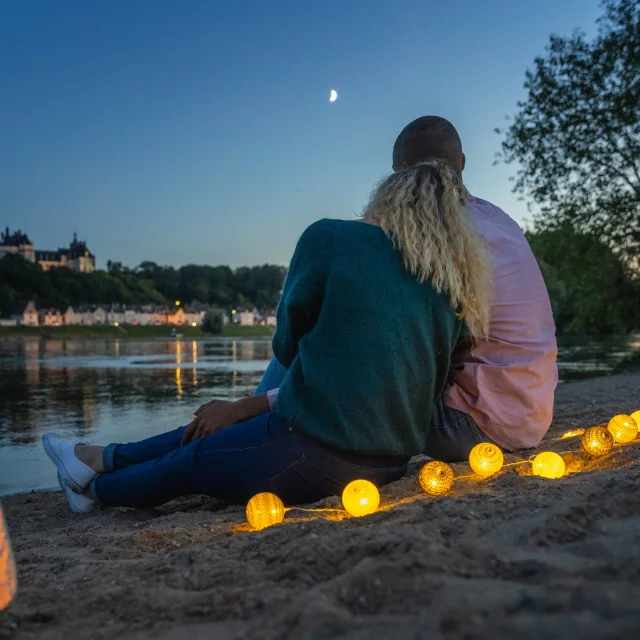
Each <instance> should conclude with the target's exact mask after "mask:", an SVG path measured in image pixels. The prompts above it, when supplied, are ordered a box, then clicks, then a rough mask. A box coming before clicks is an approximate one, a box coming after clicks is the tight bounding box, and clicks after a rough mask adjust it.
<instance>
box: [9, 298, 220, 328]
mask: <svg viewBox="0 0 640 640" xmlns="http://www.w3.org/2000/svg"><path fill="white" fill-rule="evenodd" d="M208 310H209V307H208V306H207V305H205V304H200V303H194V304H193V305H187V306H184V307H183V306H180V307H177V308H167V307H164V306H158V305H145V306H143V307H125V306H122V305H119V304H114V305H104V306H101V305H93V306H88V305H81V306H78V307H76V308H74V307H67V308H66V309H65V310H64V311H60V310H57V309H40V310H38V309H37V308H36V304H35V302H33V301H32V302H29V303H25V304H23V305H20V306H19V307H18V310H17V312H16V313H15V314H14V315H13V316H12V318H11V319H10V320H5V322H6V324H2V325H1V326H16V325H21V326H23V327H37V326H41V327H58V326H63V325H67V326H72V325H86V326H96V325H107V324H110V325H115V326H120V325H144V326H149V325H173V326H192V327H199V326H201V325H202V323H203V321H204V317H205V315H206V313H207V311H208Z"/></svg>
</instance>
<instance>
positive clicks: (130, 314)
mask: <svg viewBox="0 0 640 640" xmlns="http://www.w3.org/2000/svg"><path fill="white" fill-rule="evenodd" d="M136 316H137V314H136V311H135V309H125V311H124V324H135V323H136V322H138V320H137V317H136Z"/></svg>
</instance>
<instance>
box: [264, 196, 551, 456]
mask: <svg viewBox="0 0 640 640" xmlns="http://www.w3.org/2000/svg"><path fill="white" fill-rule="evenodd" d="M469 207H470V210H471V212H472V213H473V216H474V218H475V220H476V223H477V225H478V229H479V231H480V233H482V235H483V236H484V238H485V240H486V241H487V244H488V245H489V249H490V252H491V255H492V257H493V277H494V283H495V292H494V300H493V306H492V310H491V323H490V325H489V339H488V340H487V341H485V342H481V343H479V344H477V345H475V346H473V347H472V346H471V344H470V343H468V342H465V343H463V344H461V345H460V346H459V348H458V349H457V351H456V353H455V355H454V359H453V362H452V364H451V374H450V379H451V385H450V386H449V387H448V388H447V390H446V391H445V393H444V398H443V400H444V403H445V404H446V405H447V406H449V407H453V408H454V409H458V410H459V411H462V412H463V413H466V414H469V415H470V416H471V417H472V418H473V419H474V421H475V422H476V424H477V425H478V426H479V427H480V429H482V431H483V432H484V433H485V434H486V435H487V436H489V438H491V439H492V440H493V441H494V442H496V443H497V444H498V445H500V446H501V447H503V448H504V449H506V450H507V451H515V450H517V449H527V448H529V447H535V446H537V445H538V444H539V443H540V441H541V440H542V437H543V436H544V434H545V433H546V432H547V430H548V429H549V426H550V425H551V419H552V417H553V396H554V392H555V388H556V385H557V382H558V370H557V368H556V356H557V354H558V349H557V345H556V329H555V324H554V322H553V313H552V311H551V304H550V302H549V295H548V293H547V288H546V286H545V284H544V280H543V279H542V274H541V273H540V269H539V268H538V263H537V262H536V259H535V257H534V255H533V253H532V251H531V248H530V247H529V243H528V242H527V239H526V238H525V237H524V234H523V233H522V230H521V229H520V227H519V226H518V225H517V224H516V223H515V222H514V221H513V220H512V219H511V218H510V217H509V216H508V215H507V214H506V213H505V212H504V211H502V209H499V208H498V207H495V206H494V205H492V204H491V203H489V202H486V201H485V200H480V199H479V198H471V199H470V200H469ZM277 394H278V390H277V389H274V390H273V391H269V392H268V398H269V404H270V405H271V407H272V408H273V407H274V406H275V400H276V398H277Z"/></svg>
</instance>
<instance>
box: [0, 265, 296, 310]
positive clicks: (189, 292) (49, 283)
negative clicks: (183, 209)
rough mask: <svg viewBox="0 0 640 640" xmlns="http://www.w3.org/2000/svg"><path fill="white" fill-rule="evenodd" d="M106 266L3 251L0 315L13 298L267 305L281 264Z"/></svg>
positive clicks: (49, 303) (43, 302) (59, 303)
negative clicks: (82, 269) (46, 266)
mask: <svg viewBox="0 0 640 640" xmlns="http://www.w3.org/2000/svg"><path fill="white" fill-rule="evenodd" d="M107 268H108V270H107V271H95V272H93V273H78V272H76V271H72V270H71V269H67V268H58V269H51V270H50V271H42V269H41V268H40V266H39V265H37V264H34V263H31V262H27V261H26V260H24V259H23V258H22V257H20V256H18V255H13V254H9V255H6V256H5V257H4V258H2V259H0V315H8V314H10V313H12V312H13V311H14V310H15V307H16V305H17V304H18V303H22V302H24V301H26V300H35V301H36V302H37V304H38V306H39V307H43V308H44V307H51V308H58V309H65V308H66V307H67V306H69V305H71V306H78V305H81V304H115V303H120V304H125V305H143V304H151V303H153V304H166V303H170V304H173V302H174V301H175V300H180V301H181V302H183V303H189V302H194V301H198V302H202V303H206V304H211V305H214V306H218V307H229V306H231V305H238V306H249V307H258V308H265V309H266V308H273V307H275V306H276V305H277V303H278V299H279V297H280V291H281V289H282V283H283V281H284V276H285V273H286V269H285V268H284V267H279V266H274V265H264V266H261V267H241V268H239V269H236V270H235V271H233V270H232V269H230V268H229V267H225V266H220V267H209V266H197V265H187V266H185V267H181V268H179V269H174V268H173V267H163V266H159V265H157V264H155V263H153V262H143V263H141V264H140V265H139V266H138V267H137V268H135V269H129V268H127V267H123V266H122V265H121V264H120V263H113V262H109V263H107Z"/></svg>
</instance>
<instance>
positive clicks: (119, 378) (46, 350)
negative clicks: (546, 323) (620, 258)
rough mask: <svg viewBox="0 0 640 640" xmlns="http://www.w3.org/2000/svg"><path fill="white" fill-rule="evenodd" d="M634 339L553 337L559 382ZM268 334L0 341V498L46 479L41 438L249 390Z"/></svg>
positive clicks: (126, 427)
mask: <svg viewBox="0 0 640 640" xmlns="http://www.w3.org/2000/svg"><path fill="white" fill-rule="evenodd" d="M634 350H640V340H637V339H636V340H628V339H622V338H617V339H611V340H607V341H599V340H584V339H583V340H572V341H564V342H561V345H560V349H559V369H560V375H561V378H562V379H563V380H567V379H571V378H575V377H582V376H585V375H594V374H598V373H607V372H609V371H611V370H612V368H613V367H614V366H615V365H616V364H617V363H618V362H619V361H620V360H621V359H622V358H624V357H625V356H628V355H629V354H630V353H631V352H633V351H634ZM271 356H272V351H271V344H270V341H269V340H231V339H210V340H197V341H196V340H193V341H191V340H179V339H178V340H175V339H174V340H146V341H142V340H141V341H136V340H42V339H39V338H16V339H7V340H0V496H1V495H7V494H10V493H15V492H18V491H28V490H31V489H43V488H49V487H53V486H55V485H56V480H55V472H54V467H53V465H52V464H51V463H50V462H49V460H48V458H47V457H46V455H45V454H44V452H43V450H42V447H41V445H40V438H41V437H42V434H43V433H45V432H47V431H56V432H57V433H58V434H60V435H61V436H63V437H66V438H74V439H79V440H83V439H86V440H88V441H90V442H91V443H96V444H108V443H110V442H122V441H125V442H127V441H134V440H139V439H141V438H145V437H148V436H150V435H153V434H156V433H159V432H161V431H166V430H168V429H171V428H174V427H176V426H180V425H183V424H187V423H188V422H190V420H191V417H192V414H193V411H194V410H195V409H196V408H197V407H198V405H199V404H201V403H202V402H206V401H208V400H210V399H212V398H220V399H230V400H233V399H238V398H241V397H244V396H246V395H249V394H250V393H252V391H253V389H255V387H256V385H257V384H258V382H259V381H260V378H261V376H262V373H263V372H264V370H265V368H266V366H267V364H268V362H269V360H270V358H271Z"/></svg>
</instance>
